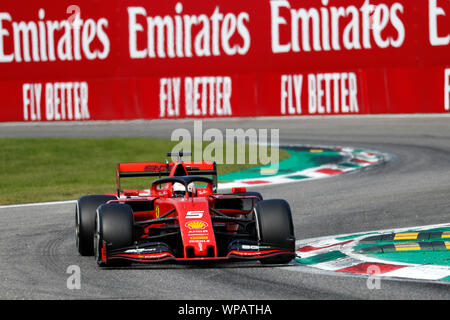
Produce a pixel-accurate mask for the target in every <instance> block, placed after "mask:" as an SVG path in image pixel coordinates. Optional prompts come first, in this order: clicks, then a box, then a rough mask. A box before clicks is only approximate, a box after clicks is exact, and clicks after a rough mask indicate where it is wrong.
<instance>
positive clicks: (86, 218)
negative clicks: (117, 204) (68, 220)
mask: <svg viewBox="0 0 450 320" xmlns="http://www.w3.org/2000/svg"><path fill="white" fill-rule="evenodd" d="M110 200H117V197H115V196H108V195H88V196H83V197H81V198H80V199H78V201H77V205H76V208H75V235H76V245H77V248H78V252H79V253H80V254H81V255H82V256H93V255H94V245H93V240H94V230H95V226H94V224H95V215H96V212H97V208H98V207H99V206H100V205H102V204H104V203H106V202H108V201H110Z"/></svg>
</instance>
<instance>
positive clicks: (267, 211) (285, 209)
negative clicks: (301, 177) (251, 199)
mask: <svg viewBox="0 0 450 320" xmlns="http://www.w3.org/2000/svg"><path fill="white" fill-rule="evenodd" d="M255 220H256V233H257V238H258V240H259V241H260V242H262V243H266V244H270V245H273V246H275V247H278V248H281V249H285V250H288V251H291V253H287V254H283V255H277V256H274V257H270V258H264V259H261V263H288V262H289V261H291V260H292V259H293V258H294V257H295V254H294V252H295V235H294V225H293V223H292V214H291V208H290V206H289V204H288V203H287V202H286V201H285V200H279V199H273V200H263V201H259V202H258V203H257V204H256V205H255Z"/></svg>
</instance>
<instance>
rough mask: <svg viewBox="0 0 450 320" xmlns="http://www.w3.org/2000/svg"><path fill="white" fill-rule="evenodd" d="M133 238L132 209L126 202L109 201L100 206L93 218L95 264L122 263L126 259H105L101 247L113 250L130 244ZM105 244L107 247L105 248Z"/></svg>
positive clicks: (102, 265) (124, 262)
mask: <svg viewBox="0 0 450 320" xmlns="http://www.w3.org/2000/svg"><path fill="white" fill-rule="evenodd" d="M133 239H134V218H133V211H132V210H131V208H130V206H128V205H126V204H119V203H110V204H104V205H102V206H100V207H99V208H98V210H97V215H96V219H95V235H94V241H93V243H94V247H95V250H94V251H95V258H96V261H97V264H98V265H99V266H101V267H104V266H108V265H114V266H117V265H122V264H126V261H123V260H122V261H121V260H118V261H114V260H112V261H107V260H106V259H105V257H103V252H102V249H107V250H114V249H120V248H124V247H128V246H131V245H132V244H133ZM105 245H107V248H105Z"/></svg>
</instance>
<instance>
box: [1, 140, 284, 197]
mask: <svg viewBox="0 0 450 320" xmlns="http://www.w3.org/2000/svg"><path fill="white" fill-rule="evenodd" d="M177 143H178V142H176V141H175V142H174V141H170V140H165V139H153V138H0V150H2V151H1V153H0V204H1V205H6V204H16V203H30V202H44V201H59V200H72V199H77V198H78V197H80V196H81V195H85V194H102V193H112V192H115V183H116V176H115V170H116V165H117V163H119V162H143V161H164V159H166V158H167V157H166V153H167V152H168V151H171V150H172V148H173V147H174V146H175V145H176V144H177ZM202 144H203V146H202V149H203V150H205V148H206V147H208V142H203V143H202ZM228 147H230V146H228ZM242 147H243V146H239V145H236V144H235V145H232V148H233V150H234V151H235V152H234V158H235V159H236V158H237V156H238V154H239V150H243V149H242ZM260 148H261V147H260ZM229 150H231V149H229ZM249 150H250V149H249V148H248V146H245V153H246V157H245V159H246V161H245V163H244V164H223V165H220V164H219V165H218V173H219V175H220V174H226V173H230V172H234V171H240V170H244V169H247V168H251V167H255V166H260V165H261V163H259V161H258V163H253V164H249V163H248V162H249V161H248V159H249V155H248V151H249ZM222 151H223V154H224V159H225V158H226V146H225V145H224V146H223V150H222ZM278 151H279V160H280V161H281V160H283V159H286V158H287V157H288V156H289V154H288V153H287V152H286V151H284V150H278V149H276V148H272V149H271V150H268V154H269V155H270V154H271V153H272V152H278ZM212 154H213V156H214V152H213V153H212ZM258 159H259V157H258ZM204 160H209V159H207V157H204ZM234 163H236V161H235V162H234ZM144 179H145V178H144ZM149 184H150V181H148V180H146V181H143V183H142V181H140V185H138V186H136V188H148V187H149ZM144 186H145V187H144Z"/></svg>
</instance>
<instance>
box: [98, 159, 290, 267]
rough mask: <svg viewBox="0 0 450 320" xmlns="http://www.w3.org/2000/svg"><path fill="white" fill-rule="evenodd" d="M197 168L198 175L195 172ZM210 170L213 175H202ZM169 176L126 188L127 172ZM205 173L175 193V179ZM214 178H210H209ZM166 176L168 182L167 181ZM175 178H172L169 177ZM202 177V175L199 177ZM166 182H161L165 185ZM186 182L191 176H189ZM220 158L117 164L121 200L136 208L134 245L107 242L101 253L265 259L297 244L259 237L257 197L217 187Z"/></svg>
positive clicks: (105, 256)
mask: <svg viewBox="0 0 450 320" xmlns="http://www.w3.org/2000/svg"><path fill="white" fill-rule="evenodd" d="M191 174H193V175H191ZM201 175H211V176H212V177H213V178H212V179H209V178H205V177H201ZM144 176H156V177H161V178H162V177H168V178H162V179H159V180H157V181H161V182H162V183H161V184H158V183H153V184H152V186H151V188H150V189H149V190H121V186H120V179H121V178H123V177H144ZM196 178H199V179H204V180H203V181H200V182H202V183H203V184H205V183H206V186H204V185H203V186H201V187H197V188H195V189H194V191H193V192H191V193H189V192H186V195H185V196H183V197H177V198H175V197H173V196H174V195H173V190H172V186H173V182H174V180H171V179H179V180H180V181H188V182H189V181H190V180H189V179H196ZM208 179H209V180H208ZM165 181H166V183H164V182H165ZM167 181H170V182H167ZM196 181H197V180H196ZM161 186H162V187H161ZM186 186H187V182H186ZM216 189H217V172H216V164H215V163H214V162H210V161H202V162H191V161H184V162H181V161H174V162H166V163H159V162H144V163H120V164H118V166H117V197H118V198H117V200H112V201H109V202H108V203H113V202H118V203H126V204H128V205H130V206H131V208H132V210H133V216H134V223H135V245H133V246H129V247H126V248H120V249H117V248H116V249H112V250H110V249H109V248H108V245H107V243H103V248H101V253H102V254H101V259H102V260H103V261H104V262H106V261H108V260H113V259H127V260H132V261H137V262H161V261H167V260H177V261H186V260H220V259H230V258H240V259H262V258H265V257H271V256H274V255H280V254H293V252H292V250H289V249H285V248H277V247H276V246H272V245H271V244H265V243H261V242H259V241H258V239H257V232H256V229H255V228H256V221H255V219H254V215H253V209H254V205H255V203H256V201H258V200H259V199H258V197H257V196H255V195H246V194H245V192H246V190H245V188H235V189H233V192H232V193H217V192H216Z"/></svg>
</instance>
